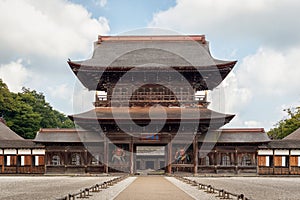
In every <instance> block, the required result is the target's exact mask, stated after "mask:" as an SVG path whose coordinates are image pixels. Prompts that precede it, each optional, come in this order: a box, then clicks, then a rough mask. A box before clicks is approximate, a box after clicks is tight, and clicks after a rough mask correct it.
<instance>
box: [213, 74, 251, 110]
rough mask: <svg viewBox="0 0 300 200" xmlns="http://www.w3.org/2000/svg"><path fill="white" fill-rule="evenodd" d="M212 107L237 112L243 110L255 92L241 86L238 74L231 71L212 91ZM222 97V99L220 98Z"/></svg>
mask: <svg viewBox="0 0 300 200" xmlns="http://www.w3.org/2000/svg"><path fill="white" fill-rule="evenodd" d="M211 96H212V100H211V101H212V103H211V106H210V108H211V109H213V110H219V111H220V112H227V113H236V112H239V111H241V109H243V108H244V107H245V106H246V105H247V104H248V103H249V102H250V100H251V99H252V97H253V93H252V91H250V90H249V89H248V88H245V87H241V85H240V83H239V82H238V79H237V76H236V74H235V73H234V72H231V73H230V74H229V75H228V76H227V77H226V79H225V80H224V81H223V82H222V83H221V84H220V85H219V86H218V87H217V88H216V89H214V90H213V91H212V92H211ZM219 98H220V99H219Z"/></svg>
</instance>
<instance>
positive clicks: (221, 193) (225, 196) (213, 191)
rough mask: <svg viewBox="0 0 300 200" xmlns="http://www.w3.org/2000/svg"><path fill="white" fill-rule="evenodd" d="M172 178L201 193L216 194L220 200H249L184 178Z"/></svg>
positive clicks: (243, 196)
mask: <svg viewBox="0 0 300 200" xmlns="http://www.w3.org/2000/svg"><path fill="white" fill-rule="evenodd" d="M174 177H175V178H177V179H178V180H180V181H183V182H185V183H187V184H190V185H192V186H197V188H198V189H199V190H203V191H205V192H207V193H211V194H217V197H219V198H220V199H237V200H250V199H249V198H247V197H245V195H244V194H235V193H232V192H228V191H226V190H224V189H217V188H215V187H213V186H212V185H207V184H202V183H199V182H197V181H194V180H190V179H188V178H184V177H181V176H174Z"/></svg>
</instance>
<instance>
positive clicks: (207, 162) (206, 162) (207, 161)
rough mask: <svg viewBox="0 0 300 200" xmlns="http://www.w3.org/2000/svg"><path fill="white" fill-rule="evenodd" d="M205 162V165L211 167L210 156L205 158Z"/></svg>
mask: <svg viewBox="0 0 300 200" xmlns="http://www.w3.org/2000/svg"><path fill="white" fill-rule="evenodd" d="M204 162H205V163H204V164H205V165H206V166H208V165H210V163H209V157H208V156H205V158H204Z"/></svg>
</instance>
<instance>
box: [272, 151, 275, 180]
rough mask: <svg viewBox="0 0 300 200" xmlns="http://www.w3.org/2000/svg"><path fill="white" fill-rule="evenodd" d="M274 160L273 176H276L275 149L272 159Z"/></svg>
mask: <svg viewBox="0 0 300 200" xmlns="http://www.w3.org/2000/svg"><path fill="white" fill-rule="evenodd" d="M272 159H273V163H272V164H273V166H272V167H273V174H275V150H274V149H273V157H272Z"/></svg>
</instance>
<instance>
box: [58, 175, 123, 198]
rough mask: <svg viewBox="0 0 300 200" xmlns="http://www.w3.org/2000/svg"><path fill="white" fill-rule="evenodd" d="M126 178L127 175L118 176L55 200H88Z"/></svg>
mask: <svg viewBox="0 0 300 200" xmlns="http://www.w3.org/2000/svg"><path fill="white" fill-rule="evenodd" d="M127 176H128V175H125V176H120V177H117V178H114V179H111V180H109V181H105V182H103V183H100V184H96V185H93V186H91V187H88V188H84V189H81V190H80V191H79V192H76V193H73V194H68V195H66V196H64V197H61V198H57V200H75V199H76V198H89V197H90V196H92V193H96V192H101V191H102V190H103V189H107V188H108V187H111V186H113V185H115V184H116V183H118V182H120V181H122V180H124V179H125V178H127Z"/></svg>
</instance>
